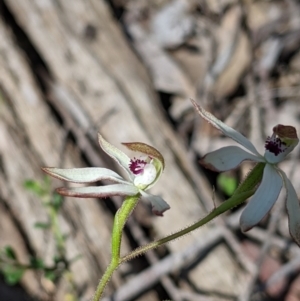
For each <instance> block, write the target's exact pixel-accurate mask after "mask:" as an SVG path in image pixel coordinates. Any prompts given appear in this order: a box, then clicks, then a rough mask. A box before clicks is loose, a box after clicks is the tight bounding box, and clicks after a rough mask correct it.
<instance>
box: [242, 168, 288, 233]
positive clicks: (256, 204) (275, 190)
mask: <svg viewBox="0 0 300 301" xmlns="http://www.w3.org/2000/svg"><path fill="white" fill-rule="evenodd" d="M281 188H282V178H281V176H280V175H279V174H278V172H277V171H276V169H275V168H274V167H273V166H272V165H270V164H266V166H265V168H264V174H263V178H262V182H261V184H260V186H259V187H258V189H257V191H256V192H255V194H254V196H253V197H252V199H251V200H250V201H249V203H248V204H247V206H246V208H245V209H244V211H243V213H242V215H241V218H240V224H241V228H242V231H244V232H245V231H248V230H250V229H251V228H252V227H254V226H255V225H256V224H258V223H259V222H260V221H261V220H262V219H263V217H264V216H265V215H266V214H267V213H268V212H269V211H270V209H271V208H272V207H273V205H274V204H275V202H276V200H277V198H278V195H279V193H280V190H281Z"/></svg>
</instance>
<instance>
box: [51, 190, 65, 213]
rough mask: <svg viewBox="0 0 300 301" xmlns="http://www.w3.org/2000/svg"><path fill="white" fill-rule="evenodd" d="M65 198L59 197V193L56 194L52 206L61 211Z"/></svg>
mask: <svg viewBox="0 0 300 301" xmlns="http://www.w3.org/2000/svg"><path fill="white" fill-rule="evenodd" d="M63 201H64V199H63V197H62V196H61V195H59V194H58V193H56V192H55V193H54V194H53V197H52V204H51V205H52V206H53V207H54V208H55V210H59V209H60V208H61V206H62V204H63Z"/></svg>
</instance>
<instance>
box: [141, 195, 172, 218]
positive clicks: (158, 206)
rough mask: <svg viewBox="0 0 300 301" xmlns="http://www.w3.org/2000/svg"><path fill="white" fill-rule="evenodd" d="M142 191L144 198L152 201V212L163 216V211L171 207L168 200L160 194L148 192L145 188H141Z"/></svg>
mask: <svg viewBox="0 0 300 301" xmlns="http://www.w3.org/2000/svg"><path fill="white" fill-rule="evenodd" d="M140 193H141V195H142V198H143V199H145V200H147V201H149V202H150V203H151V205H152V212H153V213H154V214H155V215H158V216H163V213H164V212H165V211H166V210H169V209H170V206H169V205H168V203H167V202H166V201H164V200H163V199H162V198H161V197H160V196H157V195H152V194H149V193H146V192H145V191H143V190H140Z"/></svg>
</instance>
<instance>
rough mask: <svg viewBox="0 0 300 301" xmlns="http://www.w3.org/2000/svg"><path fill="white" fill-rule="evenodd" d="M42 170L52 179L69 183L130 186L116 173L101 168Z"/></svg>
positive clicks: (49, 168) (46, 168)
mask: <svg viewBox="0 0 300 301" xmlns="http://www.w3.org/2000/svg"><path fill="white" fill-rule="evenodd" d="M42 170H43V171H44V172H45V173H47V174H49V175H50V176H52V177H55V178H57V179H59V180H63V181H67V182H71V183H81V184H85V183H94V182H98V181H102V180H109V181H112V182H116V183H120V184H130V182H128V181H126V180H124V179H123V178H122V177H121V176H120V175H118V174H117V173H116V172H114V171H112V170H110V169H107V168H101V167H84V168H56V167H44V168H42Z"/></svg>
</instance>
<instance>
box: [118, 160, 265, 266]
mask: <svg viewBox="0 0 300 301" xmlns="http://www.w3.org/2000/svg"><path fill="white" fill-rule="evenodd" d="M264 167H265V164H264V163H258V164H257V165H256V166H255V167H254V168H253V170H252V171H251V172H250V173H249V174H248V176H247V178H246V179H245V180H244V181H243V182H242V184H241V185H240V186H239V187H238V188H237V189H236V191H235V193H234V194H233V195H232V196H231V197H230V198H229V199H228V200H226V201H225V202H224V203H222V204H221V205H220V206H219V207H217V208H215V209H214V210H213V211H212V212H211V213H209V214H208V215H207V216H205V217H204V218H202V219H201V220H199V221H197V222H195V223H194V224H192V225H191V226H189V227H187V228H184V229H182V230H180V231H178V232H176V233H173V234H171V235H168V236H166V237H164V238H161V239H159V240H157V241H154V242H151V243H149V244H147V245H145V246H142V247H139V248H137V249H135V250H134V251H133V252H131V253H129V254H128V255H126V256H124V257H122V258H121V260H120V264H121V263H123V262H125V261H128V260H130V259H132V258H134V257H136V256H139V255H142V254H144V253H145V252H147V251H149V250H152V249H155V248H157V247H159V246H161V245H163V244H165V243H167V242H170V241H172V240H174V239H176V238H179V237H181V236H183V235H185V234H187V233H189V232H191V231H194V230H196V229H198V228H199V227H201V226H203V225H205V224H206V223H208V222H210V221H211V220H213V219H214V218H215V217H217V216H218V215H220V214H222V213H224V212H226V211H228V210H230V209H232V208H234V207H236V206H238V205H240V204H242V203H243V202H244V201H246V200H247V199H248V198H249V197H250V196H252V195H253V194H254V192H255V191H256V186H257V185H258V184H259V183H260V181H261V179H262V174H263V170H264Z"/></svg>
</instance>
